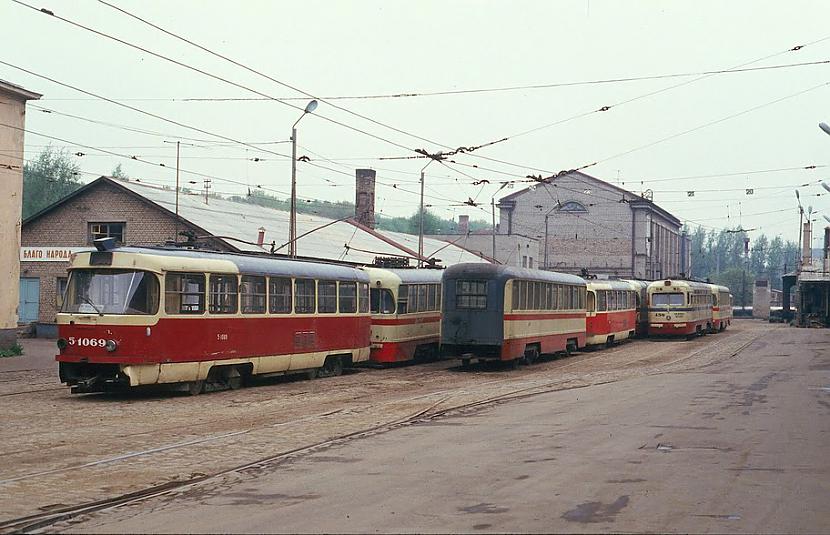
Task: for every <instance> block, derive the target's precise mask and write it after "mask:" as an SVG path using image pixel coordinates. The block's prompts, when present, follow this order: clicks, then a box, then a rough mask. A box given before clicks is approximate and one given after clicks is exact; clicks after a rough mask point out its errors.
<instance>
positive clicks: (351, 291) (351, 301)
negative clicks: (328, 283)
mask: <svg viewBox="0 0 830 535" xmlns="http://www.w3.org/2000/svg"><path fill="white" fill-rule="evenodd" d="M347 289H348V290H347ZM337 310H338V311H339V312H340V313H341V314H354V313H355V312H357V283H356V282H348V281H340V282H339V283H338V285H337Z"/></svg>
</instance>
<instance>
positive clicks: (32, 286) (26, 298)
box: [18, 277, 40, 323]
mask: <svg viewBox="0 0 830 535" xmlns="http://www.w3.org/2000/svg"><path fill="white" fill-rule="evenodd" d="M39 312H40V279H36V278H30V277H21V278H20V308H19V309H18V314H19V316H20V318H19V320H18V321H19V322H20V323H32V322H34V321H37V320H38V314H39Z"/></svg>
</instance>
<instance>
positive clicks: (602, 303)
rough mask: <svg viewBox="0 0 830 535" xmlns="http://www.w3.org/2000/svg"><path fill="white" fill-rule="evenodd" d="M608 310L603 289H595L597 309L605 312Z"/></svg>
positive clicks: (606, 298) (606, 297)
mask: <svg viewBox="0 0 830 535" xmlns="http://www.w3.org/2000/svg"><path fill="white" fill-rule="evenodd" d="M606 310H608V296H607V295H606V292H605V290H597V311H598V312H605V311H606Z"/></svg>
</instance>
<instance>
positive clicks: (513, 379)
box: [0, 333, 757, 532]
mask: <svg viewBox="0 0 830 535" xmlns="http://www.w3.org/2000/svg"><path fill="white" fill-rule="evenodd" d="M735 334H736V335H740V334H741V333H735ZM747 334H749V333H747ZM748 338H749V339H748V340H746V341H744V342H742V343H741V344H740V347H739V348H737V349H736V350H734V351H730V353H731V355H726V354H725V355H723V357H724V358H731V357H733V356H735V355H737V354H738V353H740V352H741V351H742V350H743V349H745V348H746V347H748V346H749V345H750V344H751V343H752V342H753V341H754V340H756V339H757V338H755V337H751V336H749V337H748ZM732 339H733V337H729V338H725V339H723V340H717V343H715V344H712V343H708V344H703V345H702V347H699V348H695V349H694V350H693V351H691V352H689V353H688V354H686V355H683V356H681V357H680V358H676V359H673V360H670V361H667V362H661V363H659V365H657V366H655V369H653V370H640V372H642V371H645V372H646V373H647V374H651V373H667V372H668V371H672V370H666V368H668V367H674V366H676V365H677V364H680V363H682V362H683V361H687V360H690V359H693V358H694V357H696V356H698V355H700V354H701V353H702V352H705V351H716V350H717V349H716V346H717V347H720V346H723V345H724V343H727V342H728V341H729V340H732ZM679 344H680V346H679V347H684V346H685V345H686V344H684V343H679ZM727 345H728V344H727ZM626 350H628V351H626ZM675 351H676V349H675V344H674V343H672V345H671V346H670V347H667V348H666V349H665V350H661V351H660V352H659V354H658V355H657V356H656V357H655V354H654V353H653V352H648V351H646V355H645V356H642V354H641V352H640V351H635V350H634V348H632V347H631V346H629V345H628V344H624V345H620V346H617V347H615V348H613V349H612V350H611V351H603V352H597V353H596V354H592V353H583V354H578V355H575V357H576V359H574V360H571V359H568V360H564V359H562V360H553V361H550V360H549V361H547V362H542V363H540V364H537V365H535V366H533V367H531V368H524V370H526V371H525V372H524V373H521V372H520V373H519V374H517V373H516V372H509V371H508V372H505V373H506V374H509V375H508V376H507V377H503V378H498V379H493V380H488V381H481V382H472V383H470V384H465V385H463V386H462V387H461V389H459V388H448V389H441V390H435V391H431V392H426V393H419V394H417V395H415V396H409V397H405V398H394V399H389V400H385V401H383V402H381V403H377V402H375V403H365V404H361V405H359V406H352V407H342V408H338V409H333V410H329V411H325V412H321V413H318V414H314V415H310V416H304V417H301V418H295V419H291V420H287V421H283V422H273V421H271V422H268V423H267V424H262V425H259V426H257V427H256V428H251V429H247V430H243V431H239V432H236V433H228V434H225V435H216V436H210V437H201V438H196V439H194V440H191V441H184V442H181V443H176V444H171V445H167V446H164V445H163V446H161V447H157V448H150V449H147V450H143V451H140V452H135V453H134V454H126V455H123V456H117V455H116V456H111V457H108V458H104V459H99V460H97V461H92V462H89V463H85V464H84V465H82V466H80V467H78V466H70V467H59V468H57V469H53V470H47V471H40V472H38V473H30V474H24V475H23V477H22V478H21V477H16V478H11V479H15V480H20V479H32V480H36V479H38V478H44V477H49V476H51V475H54V474H57V473H60V472H65V471H70V470H76V469H79V468H81V469H89V468H93V467H94V466H100V465H101V464H108V463H115V462H122V461H128V460H130V459H133V458H135V457H137V456H140V455H164V454H165V453H169V452H170V451H171V450H176V449H181V448H185V447H196V446H198V445H199V444H201V443H205V442H208V441H218V440H225V439H234V438H235V437H236V438H239V437H240V436H242V435H246V434H249V433H252V432H256V431H259V430H263V429H268V428H281V427H285V426H291V425H297V424H301V423H309V422H323V421H325V420H326V419H329V418H333V417H338V416H343V415H344V414H347V415H352V414H361V413H367V412H370V411H371V410H375V411H377V410H378V409H379V408H380V412H381V413H382V412H383V410H384V408H385V407H389V406H392V405H402V406H406V405H407V404H412V403H413V402H424V403H425V405H426V406H423V407H420V408H418V409H417V410H416V411H413V412H409V413H407V414H406V415H404V416H402V417H398V418H393V419H390V420H387V421H384V422H381V423H379V424H377V425H371V426H368V427H364V428H361V429H358V430H354V431H350V432H348V433H343V434H339V435H336V436H334V437H330V438H326V439H324V440H319V441H315V442H312V443H310V444H307V445H301V446H298V447H295V448H291V449H288V450H286V451H283V452H281V453H277V454H274V455H271V456H265V457H262V458H260V459H258V460H256V461H253V462H248V463H244V464H240V465H238V466H234V467H229V468H225V469H221V470H218V471H216V472H214V473H212V474H209V475H202V474H200V475H198V476H195V477H189V478H188V479H185V480H182V481H170V482H166V483H162V484H160V485H152V486H147V487H145V488H144V489H140V490H137V491H134V492H130V493H127V494H121V495H119V496H117V497H115V498H109V499H102V500H98V501H90V502H86V503H82V504H79V505H77V506H68V507H63V508H54V509H52V510H50V511H45V512H42V513H36V514H33V515H28V516H22V517H19V518H16V519H11V520H7V521H5V522H0V531H3V532H18V531H31V530H36V529H41V528H44V527H47V526H50V525H52V524H55V523H57V522H61V521H64V520H69V519H72V518H75V517H78V516H80V515H84V514H87V513H93V512H96V511H102V510H106V509H109V508H114V507H120V506H123V505H128V504H130V503H134V502H137V501H141V500H146V499H150V498H152V497H155V496H160V495H164V494H171V493H175V492H180V491H183V490H186V489H187V488H188V487H191V486H194V485H198V484H200V483H203V482H206V481H209V480H214V479H216V478H220V477H222V476H225V475H228V474H231V473H234V472H243V471H245V470H253V469H255V468H256V467H257V466H259V467H265V466H267V465H273V464H275V463H279V462H280V461H281V460H283V459H287V458H290V457H292V456H299V455H303V454H306V453H311V452H313V451H315V450H317V449H324V448H327V447H331V446H333V445H336V444H339V443H341V442H344V441H347V440H351V439H355V438H360V437H364V436H372V435H374V434H378V433H382V432H387V431H389V430H392V429H395V428H398V427H401V426H406V425H412V424H416V423H418V422H425V421H429V420H431V419H435V418H440V417H442V416H447V415H451V414H452V413H454V412H458V413H463V412H464V411H472V410H478V409H481V408H486V407H488V406H491V405H494V404H498V403H504V402H508V401H513V400H517V399H525V398H529V397H533V396H537V395H541V394H545V393H550V392H556V391H562V390H567V389H574V388H586V387H590V386H597V385H601V384H607V383H611V382H616V381H620V380H624V379H626V378H628V377H630V376H631V375H636V373H635V372H636V371H637V369H636V367H632V366H631V365H632V364H635V363H637V362H640V361H649V360H654V359H655V358H657V359H658V360H659V359H662V358H663V357H664V356H665V354H666V353H672V352H675ZM628 352H630V353H631V356H632V357H633V358H621V357H623V356H627V354H628ZM601 359H611V360H613V361H614V363H613V366H611V369H610V370H609V369H607V367H606V366H602V367H601V368H598V369H595V370H589V371H588V372H587V373H585V374H583V375H572V374H569V375H568V376H566V377H557V378H556V379H555V380H553V381H550V380H545V379H546V378H539V377H538V372H544V373H545V374H549V373H561V372H562V371H563V370H569V369H571V368H574V367H580V366H585V365H586V364H587V366H586V367H587V368H592V367H594V366H595V363H596V362H599V361H601ZM709 364H711V363H707V364H704V365H709ZM437 366H441V365H440V364H437ZM449 368H454V367H452V366H450V367H449ZM401 370H404V371H403V373H399V374H395V375H396V376H393V377H391V379H393V380H401V379H406V380H407V381H411V382H414V383H422V382H423V383H426V382H429V376H432V375H442V376H445V377H446V373H447V371H448V367H446V366H441V367H440V368H433V369H430V370H423V369H422V368H418V367H412V368H401ZM410 370H411V371H412V372H413V373H412V374H410V373H409V371H410ZM424 372H426V373H424ZM619 372H624V373H622V374H619ZM457 373H461V374H463V375H466V374H467V373H469V372H457ZM488 373H492V372H490V371H483V372H482V371H475V370H474V371H473V373H472V375H475V376H479V377H480V376H482V375H486V374H488ZM496 373H498V372H496ZM615 374H617V375H616V376H615ZM411 375H415V377H411ZM547 379H549V378H547ZM506 384H511V385H515V386H517V387H520V388H512V389H510V390H508V391H504V392H499V393H497V394H495V395H491V396H487V397H484V398H480V399H473V400H469V401H465V402H460V403H452V404H450V405H449V406H443V405H445V404H447V403H448V402H451V401H453V400H456V399H459V398H463V397H466V396H471V395H473V396H474V395H475V394H476V392H477V391H478V393H480V390H481V389H482V388H483V387H488V390H490V389H492V388H493V387H494V385H498V386H504V385H506ZM358 386H360V385H358ZM498 386H497V387H496V389H498ZM385 394H386V395H388V394H389V392H386V393H385ZM370 395H371V394H370ZM436 398H437V399H436ZM355 399H357V397H355ZM266 401H267V400H266ZM277 410H279V408H277ZM148 432H152V431H148ZM2 483H3V481H0V484H2Z"/></svg>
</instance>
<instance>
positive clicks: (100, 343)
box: [67, 336, 107, 347]
mask: <svg viewBox="0 0 830 535" xmlns="http://www.w3.org/2000/svg"><path fill="white" fill-rule="evenodd" d="M67 342H69V345H71V346H80V347H105V346H106V345H107V341H106V340H105V339H103V338H75V337H74V336H70V337H69V339H67Z"/></svg>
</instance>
